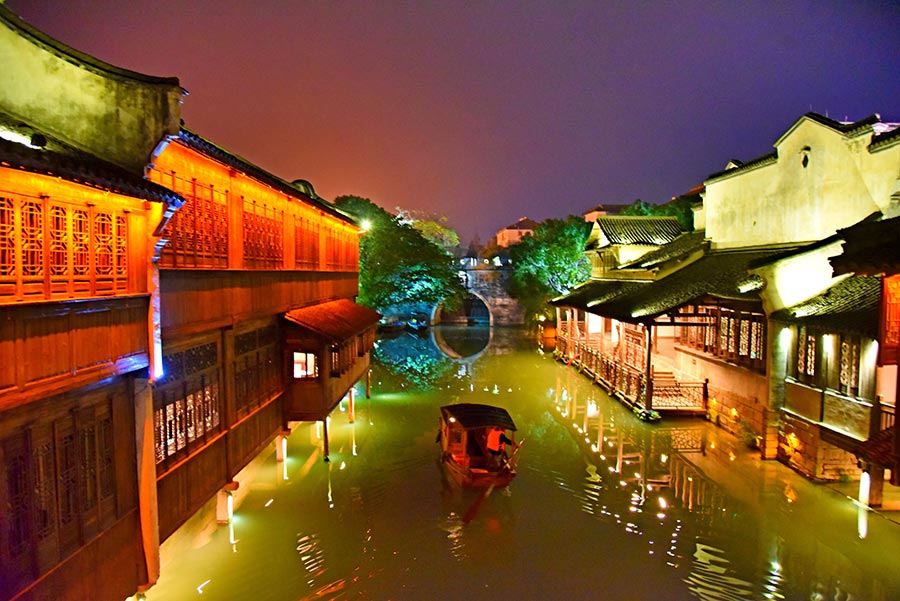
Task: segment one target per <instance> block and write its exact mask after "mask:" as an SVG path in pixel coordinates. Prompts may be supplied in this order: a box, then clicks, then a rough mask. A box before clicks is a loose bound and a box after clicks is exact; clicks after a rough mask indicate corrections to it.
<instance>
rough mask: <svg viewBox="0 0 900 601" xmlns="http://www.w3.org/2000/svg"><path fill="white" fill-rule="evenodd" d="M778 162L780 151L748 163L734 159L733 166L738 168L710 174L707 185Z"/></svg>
mask: <svg viewBox="0 0 900 601" xmlns="http://www.w3.org/2000/svg"><path fill="white" fill-rule="evenodd" d="M777 160H778V151H772V152H770V153H768V154H764V155H762V156H761V157H757V158H755V159H753V160H752V161H747V162H746V163H744V162H742V161H738V160H736V159H733V160H732V161H731V162H732V163H733V164H735V165H737V166H736V167H731V168H729V169H723V170H722V171H716V172H715V173H712V174H710V175H709V176H707V178H706V183H709V182H710V181H712V180H714V179H718V178H720V177H725V176H730V175H734V174H736V173H740V172H743V171H749V170H751V169H755V168H756V167H760V166H762V165H766V164H768V163H774V162H775V161H777Z"/></svg>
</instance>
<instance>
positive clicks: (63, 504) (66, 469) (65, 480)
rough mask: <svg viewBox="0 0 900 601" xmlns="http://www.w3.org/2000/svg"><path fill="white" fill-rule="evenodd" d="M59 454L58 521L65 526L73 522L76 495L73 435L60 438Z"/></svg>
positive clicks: (76, 471)
mask: <svg viewBox="0 0 900 601" xmlns="http://www.w3.org/2000/svg"><path fill="white" fill-rule="evenodd" d="M60 446H61V447H62V448H61V453H59V456H58V458H57V459H58V461H59V465H60V467H59V497H60V498H59V521H60V523H61V524H62V525H63V526H67V525H69V524H71V523H73V521H74V520H75V515H76V512H77V511H78V507H77V500H78V499H77V493H78V486H77V484H78V465H77V463H76V457H77V455H76V452H75V434H74V433H69V434H66V435H65V436H63V437H62V441H61V444H60Z"/></svg>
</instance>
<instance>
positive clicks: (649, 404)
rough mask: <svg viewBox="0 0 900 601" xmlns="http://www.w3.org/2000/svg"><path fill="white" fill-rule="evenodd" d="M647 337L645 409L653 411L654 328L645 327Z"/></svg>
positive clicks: (645, 339) (648, 325) (645, 337)
mask: <svg viewBox="0 0 900 601" xmlns="http://www.w3.org/2000/svg"><path fill="white" fill-rule="evenodd" d="M644 331H645V336H644V343H645V344H646V346H647V348H646V351H647V356H646V360H645V362H644V408H645V409H646V410H647V411H650V410H652V409H653V364H652V362H651V358H652V357H653V326H652V325H650V324H646V325H645V326H644Z"/></svg>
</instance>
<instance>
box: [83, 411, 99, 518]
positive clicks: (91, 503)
mask: <svg viewBox="0 0 900 601" xmlns="http://www.w3.org/2000/svg"><path fill="white" fill-rule="evenodd" d="M80 434H81V436H80V437H79V446H80V449H79V450H80V451H81V466H82V474H81V478H80V479H79V480H80V484H81V487H80V488H81V494H80V495H79V496H80V497H81V510H82V511H89V510H91V509H93V508H94V507H96V506H97V436H96V433H95V431H94V425H93V424H85V425H83V426H82V427H81V432H80Z"/></svg>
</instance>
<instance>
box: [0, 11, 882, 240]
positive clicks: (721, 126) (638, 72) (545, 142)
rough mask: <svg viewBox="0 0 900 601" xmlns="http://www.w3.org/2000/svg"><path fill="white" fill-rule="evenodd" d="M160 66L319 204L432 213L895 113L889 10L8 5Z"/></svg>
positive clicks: (238, 143) (224, 133)
mask: <svg viewBox="0 0 900 601" xmlns="http://www.w3.org/2000/svg"><path fill="white" fill-rule="evenodd" d="M7 6H8V7H9V8H10V9H11V10H13V11H14V12H16V13H17V14H19V15H20V16H21V17H22V18H24V19H25V20H26V21H27V22H29V23H30V24H32V25H33V26H35V27H37V28H39V29H41V30H43V31H45V32H47V33H48V34H50V35H51V36H53V37H55V38H57V39H59V40H60V41H62V42H64V43H66V44H68V45H70V46H72V47H74V48H76V49H78V50H81V51H83V52H86V53H88V54H91V55H93V56H96V57H97V58H100V59H102V60H105V61H107V62H110V63H112V64H114V65H117V66H120V67H124V68H128V69H132V70H135V71H139V72H141V73H146V74H149V75H159V76H174V77H178V78H179V80H180V82H181V85H182V86H183V87H184V88H186V89H187V90H188V91H189V92H190V95H189V96H188V97H186V98H185V99H184V107H183V116H184V119H185V124H186V125H187V126H188V127H189V128H191V129H193V130H194V131H196V132H197V133H199V134H200V135H202V136H204V137H206V138H208V139H210V140H212V141H213V142H215V143H217V144H219V145H220V146H223V147H225V148H227V149H228V150H230V151H232V152H234V153H235V154H238V155H240V156H243V157H244V158H246V159H248V160H250V161H251V162H253V163H255V164H257V165H259V166H260V167H263V168H264V169H267V170H268V171H271V172H272V173H274V174H275V175H278V176H280V177H282V178H284V179H286V180H293V179H297V178H303V179H307V180H309V181H310V182H312V184H313V185H314V186H315V188H316V191H317V192H318V193H319V194H320V195H321V196H323V197H325V198H327V199H329V200H333V199H334V198H335V197H336V196H338V195H342V194H355V195H358V196H364V197H368V198H370V199H372V200H373V201H375V202H376V203H378V204H380V205H381V206H383V207H385V208H387V209H389V210H394V209H395V208H396V207H398V206H399V207H402V208H404V209H412V210H421V211H427V212H433V213H436V214H439V215H445V216H447V217H448V218H449V220H450V225H451V226H453V227H455V228H456V229H457V230H458V231H459V233H460V237H461V238H462V240H463V242H467V241H468V240H470V239H471V238H472V237H473V236H474V235H476V234H477V235H478V236H479V237H480V238H481V240H482V241H486V240H487V238H489V237H490V236H491V235H492V234H493V233H494V232H495V231H496V230H497V229H499V228H500V227H503V226H505V225H508V224H511V223H514V222H515V221H516V220H517V219H518V218H519V217H523V216H528V217H531V218H532V219H536V220H543V219H547V218H550V217H558V218H562V217H565V216H567V215H570V214H578V215H580V214H581V213H583V212H584V211H586V210H588V209H590V208H591V207H593V206H595V205H597V204H601V203H606V204H630V203H632V202H634V200H635V199H637V198H640V199H642V200H644V201H647V202H654V203H656V202H662V201H666V200H668V199H669V198H671V197H672V196H676V195H678V194H682V193H684V192H686V191H687V190H688V189H690V188H691V187H693V186H695V185H697V184H699V183H702V181H703V179H704V178H705V177H706V176H708V175H709V174H711V173H713V172H716V171H719V170H720V169H722V168H723V167H724V166H725V163H726V162H727V161H728V160H729V159H732V158H737V159H741V160H749V159H753V158H756V157H757V156H760V155H762V154H766V153H768V152H771V150H772V144H773V143H774V142H775V140H776V139H777V138H778V136H779V135H780V134H781V133H783V132H784V131H785V130H786V129H787V128H788V127H789V126H790V125H791V124H792V123H793V122H794V121H796V120H797V119H798V118H799V117H800V116H801V115H803V114H804V113H806V112H807V111H810V110H813V111H816V112H819V113H822V114H826V115H828V116H830V117H831V118H833V119H838V120H844V119H845V118H847V119H850V120H857V119H861V118H863V117H866V116H868V115H870V114H872V113H879V114H880V115H881V117H882V118H883V119H885V120H895V121H900V2H871V1H865V0H847V1H841V2H833V1H827V0H814V1H777V2H773V1H764V2H757V1H740V0H733V1H727V2H710V1H707V2H693V1H686V0H681V1H677V2H653V1H644V2H626V1H621V2H619V1H617V2H613V1H593V2H574V1H560V0H556V1H549V2H530V1H521V2H511V1H496V0H494V1H463V0H416V1H409V2H400V1H395V0H369V1H365V2H344V1H340V0H337V1H333V0H315V1H308V2H307V1H298V0H295V1H288V0H283V1H280V2H279V1H274V0H254V1H253V2H239V1H237V0H215V1H212V0H210V1H207V0H190V1H187V0H182V1H180V2H179V1H176V0H154V1H153V2H138V1H134V2H132V1H123V0H82V1H69V0H58V1H51V0H41V1H37V0H34V1H29V0H7Z"/></svg>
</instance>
